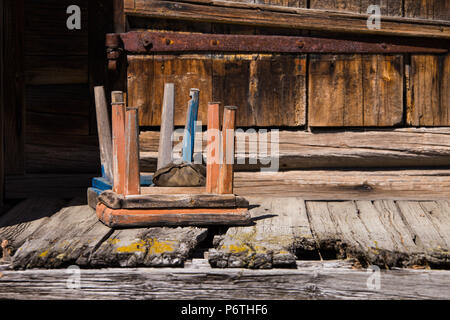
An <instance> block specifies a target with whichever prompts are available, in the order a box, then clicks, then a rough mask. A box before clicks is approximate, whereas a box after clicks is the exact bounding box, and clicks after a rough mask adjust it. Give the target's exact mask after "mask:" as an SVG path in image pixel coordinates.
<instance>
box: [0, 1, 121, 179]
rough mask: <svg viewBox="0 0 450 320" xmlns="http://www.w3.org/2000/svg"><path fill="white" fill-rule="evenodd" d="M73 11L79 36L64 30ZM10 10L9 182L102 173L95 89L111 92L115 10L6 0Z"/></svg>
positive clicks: (92, 4) (106, 5) (102, 5)
mask: <svg viewBox="0 0 450 320" xmlns="http://www.w3.org/2000/svg"><path fill="white" fill-rule="evenodd" d="M70 5H78V6H79V7H80V8H81V29H80V30H69V29H68V28H67V26H66V21H67V18H68V17H69V15H68V14H67V13H66V10H67V7H68V6H70ZM5 10H6V12H8V10H9V11H10V14H6V15H5V17H6V19H7V20H6V21H5V26H6V30H5V35H6V38H5V45H6V48H8V50H5V53H6V56H5V60H6V62H5V63H6V65H7V66H8V68H6V70H7V72H8V74H6V75H5V77H6V78H7V79H10V80H11V79H13V80H12V81H5V91H6V92H9V93H10V94H8V95H6V97H5V98H6V103H5V108H4V113H5V128H4V132H5V155H6V158H5V172H6V174H7V175H8V176H11V175H22V174H32V173H57V172H58V173H62V172H74V173H76V172H93V173H95V172H98V171H99V160H98V157H97V156H95V157H94V156H89V155H90V154H94V153H97V150H98V143H97V138H96V122H95V109H94V102H93V87H94V86H95V85H105V84H106V83H105V81H106V52H105V47H104V38H105V33H106V32H111V31H112V2H111V1H109V0H99V1H88V0H73V1H72V0H42V1H32V0H19V1H12V0H6V1H5ZM8 19H9V20H8ZM8 28H14V29H13V30H8Z"/></svg>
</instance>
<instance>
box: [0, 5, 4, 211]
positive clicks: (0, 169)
mask: <svg viewBox="0 0 450 320" xmlns="http://www.w3.org/2000/svg"><path fill="white" fill-rule="evenodd" d="M4 20H5V19H4V3H3V1H0V28H1V31H0V133H3V109H4V92H3V83H4V82H5V79H4V62H3V47H4V43H3V39H4V30H5V29H4V28H5V25H4ZM4 180H5V169H4V154H3V135H2V139H0V208H2V207H3V198H4Z"/></svg>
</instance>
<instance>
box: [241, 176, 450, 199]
mask: <svg viewBox="0 0 450 320" xmlns="http://www.w3.org/2000/svg"><path fill="white" fill-rule="evenodd" d="M235 186H236V187H235V192H236V194H239V195H241V196H243V197H248V196H267V197H301V198H304V199H306V200H377V199H392V200H395V199H404V200H445V199H448V198H449V197H450V170H448V169H446V170H440V169H436V170H432V169H430V170H363V171H356V170H304V171H285V172H263V173H259V172H258V173H255V172H239V173H236V174H235Z"/></svg>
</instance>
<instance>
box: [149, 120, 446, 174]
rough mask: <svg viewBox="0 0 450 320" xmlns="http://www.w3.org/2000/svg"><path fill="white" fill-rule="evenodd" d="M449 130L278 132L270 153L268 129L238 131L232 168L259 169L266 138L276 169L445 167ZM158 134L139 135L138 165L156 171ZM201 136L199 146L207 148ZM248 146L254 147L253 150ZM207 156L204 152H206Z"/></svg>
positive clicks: (154, 132) (152, 132)
mask: <svg viewBox="0 0 450 320" xmlns="http://www.w3.org/2000/svg"><path fill="white" fill-rule="evenodd" d="M449 135H450V129H447V128H420V129H415V128H398V129H379V130H373V129H366V130H352V131H350V130H333V131H329V130H327V131H324V130H322V131H320V130H314V131H313V132H304V131H284V130H281V131H279V134H278V142H279V143H278V152H275V151H277V150H273V151H272V149H273V148H272V146H271V142H272V141H273V140H274V137H273V136H272V133H270V132H269V133H264V132H253V133H252V132H240V131H236V159H235V160H236V161H235V166H234V168H235V170H237V171H243V170H259V169H260V168H261V167H264V165H263V164H262V163H261V161H260V158H261V155H260V156H258V152H260V151H258V150H260V149H258V142H259V141H267V142H268V144H269V146H268V150H267V152H268V155H269V156H270V155H271V154H272V152H273V156H277V155H278V156H279V158H278V161H279V167H280V168H281V169H284V170H288V169H307V168H364V167H403V168H408V167H428V166H434V167H439V166H449V165H450V161H449V155H450V143H449V142H448V137H449ZM158 139H159V133H158V132H157V131H143V132H141V135H140V145H141V168H142V170H143V171H149V172H153V171H155V169H156V156H157V153H156V152H157V150H158ZM206 141H207V140H206V138H205V139H203V150H205V149H206ZM251 150H254V151H253V152H252V151H251ZM198 152H200V150H198ZM204 156H205V157H206V156H207V155H206V153H204Z"/></svg>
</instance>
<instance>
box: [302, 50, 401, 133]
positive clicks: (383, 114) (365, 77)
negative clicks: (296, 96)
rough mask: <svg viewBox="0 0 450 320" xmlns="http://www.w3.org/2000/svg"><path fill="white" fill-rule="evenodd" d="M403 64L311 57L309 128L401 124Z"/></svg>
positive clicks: (359, 57)
mask: <svg viewBox="0 0 450 320" xmlns="http://www.w3.org/2000/svg"><path fill="white" fill-rule="evenodd" d="M402 64H403V59H402V56H399V55H397V56H381V55H373V56H363V55H352V56H343V55H311V59H310V66H309V68H310V78H309V95H308V96H309V114H308V123H309V125H310V126H313V127H320V126H331V127H339V126H395V125H398V124H400V123H401V122H402V117H403V91H402V88H403V67H402ZM319 92H320V94H319Z"/></svg>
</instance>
